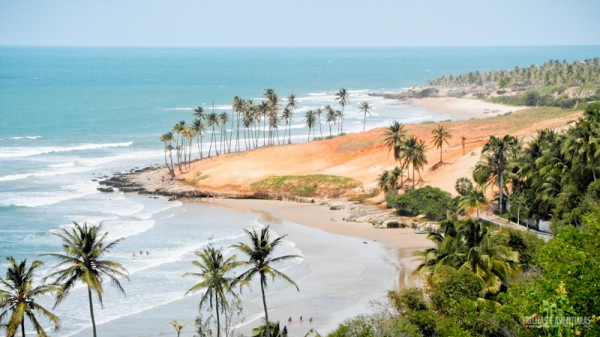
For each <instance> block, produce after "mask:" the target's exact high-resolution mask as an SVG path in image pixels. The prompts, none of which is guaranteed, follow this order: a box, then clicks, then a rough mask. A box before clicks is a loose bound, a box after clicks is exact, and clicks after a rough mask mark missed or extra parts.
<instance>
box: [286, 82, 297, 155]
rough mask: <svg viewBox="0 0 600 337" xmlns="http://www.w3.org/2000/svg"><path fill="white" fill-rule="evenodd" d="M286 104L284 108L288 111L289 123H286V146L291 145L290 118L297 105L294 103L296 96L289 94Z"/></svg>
mask: <svg viewBox="0 0 600 337" xmlns="http://www.w3.org/2000/svg"><path fill="white" fill-rule="evenodd" d="M287 100H288V102H287V104H286V106H285V107H286V108H287V109H288V110H289V111H290V118H289V120H290V122H289V123H288V144H292V129H291V126H292V117H293V116H294V111H295V110H296V107H297V103H296V95H294V94H290V95H289V96H288V99H287Z"/></svg>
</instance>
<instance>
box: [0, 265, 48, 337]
mask: <svg viewBox="0 0 600 337" xmlns="http://www.w3.org/2000/svg"><path fill="white" fill-rule="evenodd" d="M6 259H7V260H8V263H10V266H9V267H8V269H7V271H6V278H1V277H0V322H3V321H4V318H6V317H9V319H8V324H7V325H6V336H8V337H13V336H15V335H16V333H17V329H18V328H19V325H20V326H21V335H22V336H23V337H25V317H27V318H29V321H30V322H31V323H32V324H33V327H34V328H35V331H36V332H37V335H38V336H42V337H46V336H47V335H46V332H44V327H43V326H42V325H41V324H40V322H39V321H38V319H37V317H36V313H38V314H42V315H43V316H45V317H46V318H48V319H49V320H50V321H52V323H54V329H58V328H60V320H59V319H58V317H56V315H54V314H53V313H52V312H50V311H49V310H48V309H46V308H44V307H42V306H41V305H40V304H39V303H38V302H37V298H39V297H42V296H46V295H50V294H52V293H54V292H56V291H57V290H58V287H57V286H56V285H54V284H42V285H38V286H37V287H35V286H34V285H33V279H34V277H35V270H36V269H38V268H40V267H41V266H43V265H44V263H43V262H41V261H33V263H31V265H29V267H27V260H22V261H21V262H19V263H17V262H16V261H15V259H14V258H13V257H12V256H10V257H7V258H6Z"/></svg>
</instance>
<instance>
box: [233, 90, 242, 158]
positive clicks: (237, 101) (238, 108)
mask: <svg viewBox="0 0 600 337" xmlns="http://www.w3.org/2000/svg"><path fill="white" fill-rule="evenodd" d="M231 109H232V110H233V111H234V112H235V113H236V117H237V118H236V119H237V128H236V130H237V131H236V135H235V150H236V151H239V150H240V115H241V113H242V112H243V111H244V100H243V99H242V98H240V96H235V97H233V100H232V102H231ZM231 134H232V136H233V132H232V133H231Z"/></svg>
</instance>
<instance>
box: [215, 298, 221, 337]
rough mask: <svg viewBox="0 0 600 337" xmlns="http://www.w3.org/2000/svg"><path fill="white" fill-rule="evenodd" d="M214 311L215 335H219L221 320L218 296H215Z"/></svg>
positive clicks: (218, 336)
mask: <svg viewBox="0 0 600 337" xmlns="http://www.w3.org/2000/svg"><path fill="white" fill-rule="evenodd" d="M215 312H216V313H217V337H220V336H221V321H220V319H219V298H218V296H217V298H215Z"/></svg>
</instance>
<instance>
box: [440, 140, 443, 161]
mask: <svg viewBox="0 0 600 337" xmlns="http://www.w3.org/2000/svg"><path fill="white" fill-rule="evenodd" d="M443 148H444V144H441V145H440V163H441V162H442V151H443V150H442V149H443Z"/></svg>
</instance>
